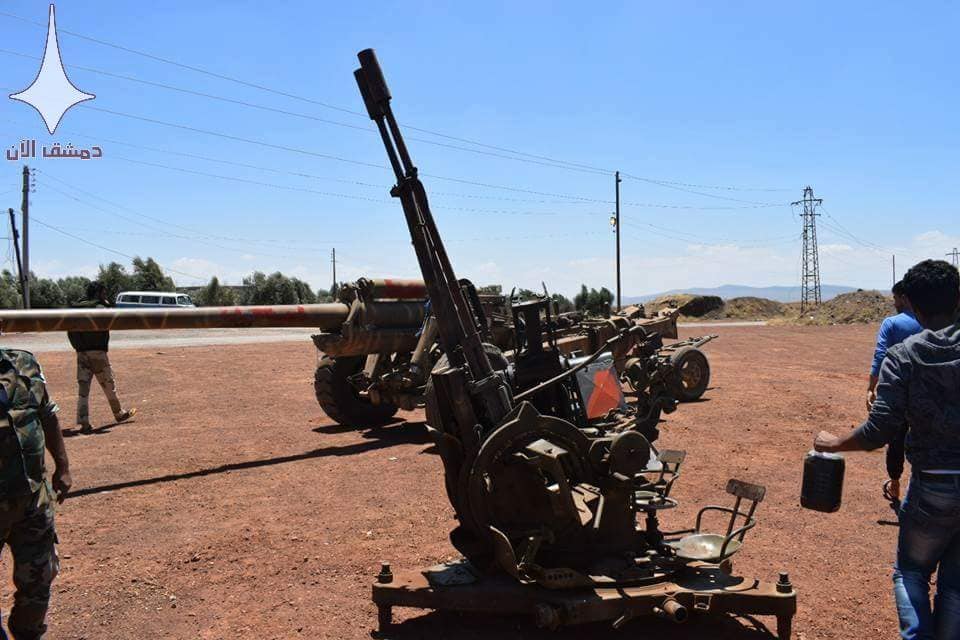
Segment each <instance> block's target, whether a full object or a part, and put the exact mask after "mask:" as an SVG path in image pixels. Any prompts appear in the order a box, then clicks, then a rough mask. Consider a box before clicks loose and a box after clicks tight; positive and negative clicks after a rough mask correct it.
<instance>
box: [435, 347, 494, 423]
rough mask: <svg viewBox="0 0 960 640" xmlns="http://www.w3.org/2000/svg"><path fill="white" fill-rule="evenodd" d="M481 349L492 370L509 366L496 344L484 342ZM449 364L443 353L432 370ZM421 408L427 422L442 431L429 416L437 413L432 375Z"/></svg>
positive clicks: (443, 367)
mask: <svg viewBox="0 0 960 640" xmlns="http://www.w3.org/2000/svg"><path fill="white" fill-rule="evenodd" d="M483 350H484V351H485V352H486V354H487V358H489V359H490V365H491V366H492V367H493V370H494V371H503V370H505V369H506V368H507V367H508V366H510V363H509V362H507V359H506V357H504V355H503V352H502V351H500V348H499V347H497V346H496V345H492V344H490V343H488V342H484V343H483ZM449 366H450V361H449V360H448V359H447V354H443V355H442V356H440V359H439V360H437V364H435V365H433V371H443V370H444V369H446V368H447V367H449ZM423 410H424V414H425V415H426V420H427V424H428V425H430V426H431V427H433V428H434V429H436V430H437V431H443V429H442V428H440V426H438V425H436V424H435V423H434V419H433V418H432V417H431V416H433V417H436V415H437V414H438V413H439V411H438V409H437V393H436V391H434V390H433V376H431V377H430V378H428V379H427V385H426V387H425V388H424V392H423Z"/></svg>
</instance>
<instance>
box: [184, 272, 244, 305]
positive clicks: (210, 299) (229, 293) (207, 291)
mask: <svg viewBox="0 0 960 640" xmlns="http://www.w3.org/2000/svg"><path fill="white" fill-rule="evenodd" d="M237 301H238V296H237V294H236V292H234V291H233V289H227V288H225V287H224V286H223V285H221V284H220V280H219V279H217V277H216V276H214V277H212V278H210V283H209V284H207V286H205V287H204V288H203V289H201V290H200V291H199V292H197V293H196V294H195V295H194V296H193V302H194V304H196V305H197V306H198V307H232V306H234V305H236V304H237Z"/></svg>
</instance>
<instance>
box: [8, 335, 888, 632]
mask: <svg viewBox="0 0 960 640" xmlns="http://www.w3.org/2000/svg"><path fill="white" fill-rule="evenodd" d="M689 331H690V329H688V330H687V332H688V333H689ZM710 331H712V332H718V333H720V334H721V337H720V339H719V340H717V341H715V342H713V343H711V344H710V345H709V346H708V347H707V348H706V350H707V351H708V353H709V356H710V358H711V362H712V366H713V374H714V376H713V386H712V388H711V390H710V391H708V393H707V395H706V400H705V401H702V402H699V403H695V404H688V405H683V406H681V407H680V409H679V410H678V411H677V412H676V413H674V414H673V415H671V416H668V417H667V418H666V420H665V421H664V422H663V423H662V424H661V429H662V434H663V435H662V437H661V440H660V442H659V443H658V444H660V445H661V446H662V447H667V448H682V449H686V450H687V451H688V452H689V454H688V458H687V466H686V470H685V473H684V476H683V478H682V479H681V480H680V482H679V483H678V486H677V487H676V488H675V491H674V495H675V496H676V497H678V498H680V499H681V500H682V502H683V504H682V507H681V509H679V510H677V511H675V512H673V513H671V514H670V515H669V516H667V517H666V518H665V521H664V527H665V528H668V529H669V528H675V529H676V528H682V527H684V526H692V521H691V519H692V516H693V514H695V512H696V509H697V508H698V506H700V505H703V504H705V503H710V502H713V503H717V502H720V503H725V502H726V499H725V494H723V487H724V485H725V483H726V480H727V479H728V478H731V477H737V478H742V479H744V480H749V481H754V482H759V483H763V484H765V485H766V486H767V489H768V491H767V499H766V501H765V502H764V503H763V504H762V505H761V509H760V511H759V516H760V524H759V526H758V527H757V529H755V530H754V532H751V534H749V535H748V537H747V544H746V546H745V549H744V550H743V551H742V552H741V554H740V555H739V556H738V557H737V559H736V563H735V569H736V571H737V573H740V574H743V575H748V576H754V577H759V578H766V579H775V578H776V575H777V572H778V571H780V570H788V571H789V572H790V575H791V577H792V579H793V582H794V584H795V585H796V587H797V589H798V591H799V612H798V614H797V618H796V622H795V627H794V629H795V637H797V638H804V639H813V638H867V637H871V638H873V637H891V638H892V637H894V636H895V633H896V618H895V615H894V607H893V603H892V597H891V595H890V571H891V569H890V565H891V561H892V557H893V550H894V545H895V539H896V532H897V529H896V527H895V526H894V525H893V524H891V522H890V521H891V520H893V513H892V511H891V510H890V508H889V507H888V506H887V505H886V504H885V503H884V502H883V500H882V499H881V497H880V485H881V482H882V481H883V479H884V471H883V459H882V455H880V454H852V455H849V456H848V460H847V481H846V487H845V496H844V503H845V504H844V506H843V509H842V510H841V511H840V512H839V513H836V514H832V515H825V514H819V513H814V512H810V511H805V510H803V509H801V508H800V506H799V492H800V475H801V468H802V459H803V455H804V454H805V453H806V451H807V450H809V448H810V445H811V442H812V440H813V436H814V434H815V432H816V431H817V430H818V429H820V428H822V427H825V428H829V429H833V430H838V431H842V430H845V429H849V428H850V427H852V426H854V425H855V424H856V423H857V422H858V421H859V420H860V419H861V418H862V415H863V412H864V409H863V406H862V405H863V401H862V398H863V388H864V385H865V375H866V372H867V367H868V363H869V358H870V354H871V345H872V341H873V334H874V328H873V327H868V326H845V327H826V328H823V327H746V328H744V327H724V328H720V329H716V328H711V329H710ZM42 362H43V364H44V366H45V370H46V373H47V377H48V379H49V382H50V387H51V390H52V394H53V396H54V397H55V399H56V400H57V401H58V402H59V403H60V405H61V407H62V414H61V415H62V418H64V419H65V420H64V424H65V426H67V425H70V424H71V421H70V420H69V418H71V417H72V416H73V415H74V411H75V398H74V396H75V389H74V386H75V383H74V382H73V375H74V371H73V364H72V354H70V353H49V354H44V355H42ZM314 362H315V354H314V351H313V347H312V346H311V344H310V343H309V342H308V341H305V342H303V343H302V344H296V343H281V344H273V345H263V346H257V345H230V346H221V347H195V348H176V349H173V348H171V349H166V348H164V349H161V350H158V349H156V348H153V349H143V350H123V351H118V352H116V353H115V354H114V363H115V368H116V372H117V376H118V379H119V383H120V390H121V395H122V397H123V398H124V400H125V401H126V402H127V403H129V404H132V405H135V406H137V407H139V408H140V414H139V415H138V416H137V418H136V420H135V421H134V422H132V423H130V424H124V425H120V426H114V427H105V428H102V429H100V430H99V431H97V432H96V433H95V434H93V435H89V436H72V437H70V438H68V440H67V445H68V447H69V451H70V456H71V459H72V467H73V476H74V482H75V489H76V491H75V493H74V494H73V495H72V496H71V497H70V498H69V499H68V500H67V501H66V502H65V503H64V504H63V505H62V507H61V509H60V511H59V513H58V529H59V535H60V540H61V545H60V553H61V557H62V570H61V574H60V577H59V578H58V580H57V582H56V583H55V585H54V595H53V603H52V607H51V612H50V620H49V622H50V624H51V631H50V634H49V635H48V637H49V638H51V639H52V640H61V639H63V640H66V639H71V640H80V639H88V640H94V639H110V640H133V639H137V640H139V639H142V638H218V639H219V638H243V637H247V638H253V637H255V638H369V637H370V631H371V629H373V627H374V626H375V622H376V611H375V608H374V607H373V605H372V604H371V603H370V602H369V598H370V584H371V582H372V580H373V577H374V575H375V574H376V572H377V570H378V568H379V563H380V561H382V560H389V561H390V562H392V563H393V565H394V567H397V568H417V567H424V566H427V565H430V564H433V563H436V562H438V561H442V560H444V559H450V558H452V557H454V550H453V548H452V547H451V546H450V544H449V542H448V541H447V533H448V531H449V530H450V528H451V525H452V513H451V509H450V507H449V506H448V504H447V501H446V498H445V495H444V491H443V485H442V481H441V465H440V460H439V458H438V457H437V456H436V455H434V454H433V452H432V448H431V445H430V443H429V442H428V439H427V437H426V434H425V431H424V429H423V425H422V423H421V422H420V420H421V419H422V414H421V413H419V412H418V413H413V414H407V415H406V417H407V420H408V421H407V422H401V423H398V424H396V425H394V426H390V427H388V428H385V429H382V430H376V431H355V430H352V429H350V428H344V427H340V426H336V425H334V424H332V423H331V421H330V420H328V419H327V418H326V416H325V415H324V414H323V413H322V412H321V411H320V409H319V408H318V406H317V404H316V402H315V401H314V400H313V397H312V385H311V383H312V373H313V366H314ZM92 399H93V411H94V418H95V421H96V420H99V421H101V423H106V421H107V419H108V417H109V413H108V409H107V407H106V403H105V401H104V400H103V397H102V395H100V394H99V392H98V390H95V391H94V394H93V396H92ZM3 571H4V572H5V575H6V576H9V572H10V563H9V557H8V554H6V553H5V554H4V560H3ZM11 593H12V588H11V586H10V584H9V578H7V579H6V587H5V588H4V593H3V596H4V597H3V604H4V610H5V611H7V610H8V607H9V605H10V601H11ZM396 617H397V618H398V619H399V620H402V621H403V623H402V624H401V625H400V626H399V628H398V630H397V632H396V634H394V635H395V636H396V637H398V638H426V637H429V638H478V639H479V638H531V637H534V638H541V637H544V638H546V637H554V638H574V637H588V636H589V637H591V638H598V639H602V638H614V637H638V638H644V637H651V638H653V637H670V638H690V639H693V638H703V639H705V640H706V639H710V640H713V639H717V638H731V639H743V640H751V639H755V638H766V637H769V636H768V635H767V633H766V632H765V631H764V626H763V625H770V626H771V627H773V626H774V625H773V621H772V620H770V619H759V620H755V621H751V620H738V619H726V620H719V621H717V620H714V622H713V623H712V626H711V624H710V623H706V622H701V621H693V622H691V623H688V624H687V625H684V626H682V627H675V626H672V625H669V623H666V622H661V621H653V620H640V621H634V622H632V623H630V624H629V625H628V626H627V627H626V628H625V630H624V631H621V632H619V633H618V632H613V631H609V630H608V629H607V627H605V626H603V627H591V628H589V629H582V628H581V629H576V630H573V631H567V632H564V633H560V634H550V633H548V632H541V631H538V630H536V629H533V628H532V627H531V626H529V625H528V624H526V623H525V622H524V621H521V620H512V619H508V620H497V621H490V620H480V619H477V618H475V617H473V618H470V617H467V618H461V617H457V616H442V615H436V614H427V613H424V612H420V611H413V610H397V616H396Z"/></svg>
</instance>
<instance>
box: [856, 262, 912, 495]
mask: <svg viewBox="0 0 960 640" xmlns="http://www.w3.org/2000/svg"><path fill="white" fill-rule="evenodd" d="M893 306H894V308H896V310H897V315H895V316H890V317H889V318H886V319H884V321H883V322H882V323H881V324H880V332H879V333H878V334H877V348H876V350H875V351H874V353H873V367H872V368H871V369H870V385H869V387H868V388H867V411H868V412H869V411H870V409H871V408H872V407H873V402H874V400H876V399H877V381H878V380H879V378H880V365H881V364H883V359H884V358H885V357H886V356H887V349H889V348H890V347H892V346H893V345H895V344H900V343H901V342H903V341H904V340H906V339H907V338H909V337H910V336H912V335H913V334H915V333H920V332H921V331H923V327H921V326H920V323H919V322H917V319H916V317H914V315H913V307H911V306H910V300H908V299H907V297H906V296H905V295H904V289H903V280H901V281H900V282H898V283H896V284H895V285H893ZM906 435H907V432H906V430H904V431H903V433H901V434H900V435H899V436H898V437H897V438H895V439H894V440H893V441H892V442H891V443H890V444H889V445H888V446H887V476H888V477H889V478H890V481H889V482H887V484H886V485H885V487H886V488H887V490H886V491H885V492H884V493H885V494H889V495H888V497H889V498H890V500H891V501H893V502H894V503H895V505H896V506H899V503H900V476H901V475H903V440H904V438H905V437H906Z"/></svg>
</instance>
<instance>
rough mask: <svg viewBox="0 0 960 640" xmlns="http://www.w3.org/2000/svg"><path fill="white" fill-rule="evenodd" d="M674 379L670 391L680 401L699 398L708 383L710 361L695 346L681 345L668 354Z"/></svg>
mask: <svg viewBox="0 0 960 640" xmlns="http://www.w3.org/2000/svg"><path fill="white" fill-rule="evenodd" d="M670 364H672V365H673V368H674V373H675V376H676V378H675V380H674V381H673V384H672V385H671V389H670V391H671V392H672V393H673V395H674V397H675V398H676V399H677V400H679V401H680V402H693V401H694V400H699V399H700V396H702V395H703V393H704V391H706V390H707V386H708V385H709V384H710V362H709V361H708V360H707V356H706V355H705V354H704V353H703V351H700V349H697V348H696V347H681V348H680V349H677V350H676V351H674V352H673V353H671V354H670Z"/></svg>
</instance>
